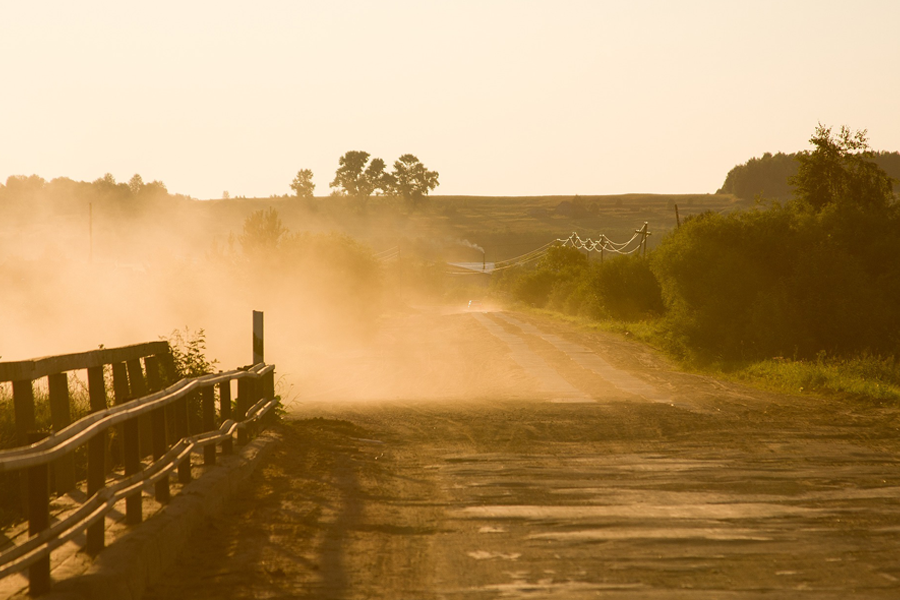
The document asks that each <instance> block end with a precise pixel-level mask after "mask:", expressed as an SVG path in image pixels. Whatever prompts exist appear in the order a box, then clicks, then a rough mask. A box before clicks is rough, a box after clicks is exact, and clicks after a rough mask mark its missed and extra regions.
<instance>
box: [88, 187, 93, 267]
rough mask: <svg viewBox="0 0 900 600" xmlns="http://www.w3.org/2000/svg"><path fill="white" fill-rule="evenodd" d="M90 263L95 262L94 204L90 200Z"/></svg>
mask: <svg viewBox="0 0 900 600" xmlns="http://www.w3.org/2000/svg"><path fill="white" fill-rule="evenodd" d="M88 264H89V265H92V264H94V205H93V203H91V202H88Z"/></svg>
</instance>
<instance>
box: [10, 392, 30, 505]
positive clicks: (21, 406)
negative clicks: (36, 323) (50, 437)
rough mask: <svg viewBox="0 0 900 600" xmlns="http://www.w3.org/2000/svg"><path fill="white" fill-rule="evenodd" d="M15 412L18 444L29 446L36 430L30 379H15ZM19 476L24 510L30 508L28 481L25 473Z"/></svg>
mask: <svg viewBox="0 0 900 600" xmlns="http://www.w3.org/2000/svg"><path fill="white" fill-rule="evenodd" d="M12 385H13V413H14V414H15V417H16V445H18V446H27V445H28V434H29V433H30V432H31V431H33V430H34V386H33V385H32V381H31V380H30V379H23V380H21V381H13V384H12ZM16 477H17V478H18V484H17V485H18V490H19V502H20V506H21V507H22V509H23V510H27V508H28V482H27V481H26V478H25V477H24V476H23V475H19V474H16Z"/></svg>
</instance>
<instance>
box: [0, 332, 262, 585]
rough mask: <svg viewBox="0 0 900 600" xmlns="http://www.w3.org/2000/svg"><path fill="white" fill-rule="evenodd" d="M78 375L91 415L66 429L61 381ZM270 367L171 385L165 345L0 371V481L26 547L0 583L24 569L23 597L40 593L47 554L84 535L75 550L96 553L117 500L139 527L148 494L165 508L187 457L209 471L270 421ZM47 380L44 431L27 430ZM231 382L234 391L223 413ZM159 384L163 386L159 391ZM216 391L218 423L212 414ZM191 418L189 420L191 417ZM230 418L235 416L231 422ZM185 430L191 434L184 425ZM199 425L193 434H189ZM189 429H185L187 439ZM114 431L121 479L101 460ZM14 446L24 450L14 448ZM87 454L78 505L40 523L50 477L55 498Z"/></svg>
mask: <svg viewBox="0 0 900 600" xmlns="http://www.w3.org/2000/svg"><path fill="white" fill-rule="evenodd" d="M107 365H111V367H112V369H111V370H112V388H113V390H112V391H113V398H114V405H113V406H111V407H110V406H108V405H107V389H106V377H105V375H104V370H105V367H106V366H107ZM81 369H87V372H88V378H87V379H88V395H89V397H90V405H91V412H90V414H88V415H87V416H85V417H84V418H81V419H79V420H78V421H76V422H74V423H70V422H69V414H70V407H69V394H68V379H67V372H70V371H77V370H81ZM274 371H275V366H274V365H266V364H265V363H262V362H260V363H259V364H256V365H253V366H251V367H244V368H241V369H236V370H233V371H228V372H225V373H215V374H210V375H203V376H200V377H194V378H188V379H182V380H180V381H174V379H175V377H176V374H175V364H174V360H173V357H172V353H171V349H170V348H169V345H168V343H167V342H151V343H148V344H138V345H134V346H127V347H123V348H112V349H100V350H95V351H92V352H84V353H79V354H69V355H64V356H51V357H46V358H39V359H34V360H29V361H17V362H0V382H10V381H11V382H12V386H13V403H14V408H15V417H16V430H17V435H18V437H19V447H17V448H13V449H9V450H3V451H0V476H7V477H9V478H10V479H11V480H13V482H14V484H15V479H16V478H17V477H18V479H19V481H18V485H19V486H20V490H21V491H22V497H23V498H24V499H25V500H27V502H25V505H26V506H25V508H26V509H27V515H28V525H29V526H28V533H29V536H30V537H29V538H28V539H27V540H25V541H22V542H18V543H14V544H11V545H9V546H8V547H6V548H4V549H3V550H2V552H0V578H2V577H5V576H7V575H10V574H12V573H17V572H22V571H24V570H25V569H28V570H29V589H30V593H31V594H32V595H38V594H41V593H45V592H47V591H49V589H50V554H51V552H52V551H53V550H55V549H56V548H58V547H60V546H61V545H63V544H65V543H66V542H68V541H70V540H72V539H74V538H76V537H78V536H79V535H80V534H81V533H82V532H86V533H87V535H86V537H85V544H84V545H85V550H87V551H88V552H91V553H97V552H99V551H101V550H102V549H103V547H104V546H105V516H106V515H107V513H109V512H110V511H112V510H113V508H114V506H115V504H116V503H117V502H118V501H120V500H122V499H125V503H126V511H125V513H126V514H125V520H126V522H127V523H129V524H137V523H140V522H141V521H142V506H141V496H142V490H143V488H144V487H145V486H148V485H153V486H154V492H155V497H156V500H157V501H159V502H160V503H162V504H165V503H167V502H168V501H169V500H170V478H171V475H172V474H173V473H175V472H177V474H178V481H179V482H180V483H188V482H190V480H191V478H192V474H191V460H190V457H191V454H192V453H193V452H195V451H197V452H199V451H200V450H201V449H202V452H203V457H204V464H207V465H211V464H215V462H216V455H217V447H221V450H222V453H223V454H229V453H231V452H232V450H233V444H234V436H235V434H237V442H238V444H244V443H246V442H247V441H248V440H249V437H250V436H251V435H252V434H253V433H254V432H255V429H256V428H257V426H258V424H259V423H260V422H261V421H263V420H264V419H266V417H267V416H270V415H273V414H274V413H273V409H274V408H275V406H276V405H277V404H278V399H277V398H276V396H275V385H274V381H275V379H274ZM42 377H47V378H48V389H49V401H50V412H51V421H52V423H53V432H52V433H51V434H50V435H47V432H37V431H35V430H34V429H35V399H34V391H33V390H34V381H35V380H37V379H40V378H42ZM232 381H236V382H237V396H236V397H235V402H234V404H235V406H234V407H232V384H231V382H232ZM166 384H169V385H168V386H167V387H163V386H164V385H166ZM216 391H218V397H219V398H218V399H219V403H218V404H219V410H218V415H217V411H216V406H215V400H216ZM192 411H193V414H191V413H192ZM233 412H236V414H232V413H233ZM192 416H194V417H198V418H194V419H193V421H194V422H195V426H194V427H193V428H192V427H191V421H192V419H191V417H192ZM198 422H199V425H198ZM192 429H193V430H192ZM113 431H114V432H115V437H116V438H117V439H118V441H119V444H118V450H119V454H120V455H121V466H122V469H121V471H122V474H121V476H118V474H116V473H114V471H113V469H112V468H111V467H112V465H111V463H110V460H109V456H110V445H109V441H110V438H111V436H110V432H113ZM23 440H24V443H23ZM83 446H87V469H86V472H87V477H86V480H85V481H84V482H83V483H84V485H85V487H86V496H87V499H86V500H85V501H84V502H82V503H81V504H80V506H78V507H77V508H76V509H75V510H74V511H73V512H71V514H68V515H67V516H65V517H64V518H62V519H60V520H57V521H56V522H54V523H52V524H51V522H50V515H49V503H50V496H51V486H50V479H51V478H50V473H51V468H52V472H53V475H54V477H53V480H54V484H55V485H54V488H55V489H54V490H52V491H55V492H56V493H58V494H63V493H66V492H68V491H71V490H73V489H75V488H76V487H77V485H78V482H76V480H75V479H76V478H75V473H74V464H75V453H76V450H77V449H78V448H81V447H83Z"/></svg>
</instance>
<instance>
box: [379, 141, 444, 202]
mask: <svg viewBox="0 0 900 600" xmlns="http://www.w3.org/2000/svg"><path fill="white" fill-rule="evenodd" d="M438 177H439V174H438V172H437V171H429V170H428V169H426V168H425V165H423V164H422V161H420V160H419V159H418V158H416V157H415V156H414V155H412V154H404V155H403V156H401V157H400V158H398V159H397V160H396V161H394V171H393V172H392V173H391V192H392V193H393V194H394V195H396V196H398V197H400V198H402V199H403V200H404V201H406V203H407V204H409V205H411V206H412V207H415V206H418V205H419V204H420V203H421V202H422V199H423V198H424V197H425V196H427V195H428V192H430V191H431V190H433V189H434V188H436V187H437V186H438V185H439V184H438Z"/></svg>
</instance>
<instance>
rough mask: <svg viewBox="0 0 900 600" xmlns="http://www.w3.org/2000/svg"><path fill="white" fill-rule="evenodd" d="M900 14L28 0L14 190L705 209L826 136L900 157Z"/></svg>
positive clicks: (9, 114) (15, 11) (14, 104)
mask: <svg viewBox="0 0 900 600" xmlns="http://www.w3.org/2000/svg"><path fill="white" fill-rule="evenodd" d="M898 22H900V3H897V2H895V1H894V0H861V1H859V2H853V3H849V2H842V1H834V0H792V1H789V2H783V1H763V2H753V3H738V2H720V1H718V0H687V1H683V2H669V1H664V0H656V1H639V2H627V3H626V2H600V1H595V0H581V1H572V0H569V1H562V2H549V1H547V2H520V1H518V0H499V1H494V2H483V1H459V2H445V3H430V2H428V3H423V2H417V1H403V2H397V1H388V2H365V1H363V0H350V1H345V2H287V1H270V2H262V3H256V4H254V5H252V7H251V6H250V5H247V4H245V3H239V2H215V3H212V2H190V3H184V2H169V1H163V2H156V3H154V4H153V5H152V7H151V6H144V5H132V4H123V3H119V2H96V1H89V2H77V3H71V2H62V1H55V2H53V1H51V2H41V3H5V4H4V5H3V7H2V8H0V71H2V72H3V74H4V82H5V83H4V93H3V94H2V95H0V132H2V138H0V140H2V141H0V181H5V180H6V178H7V177H8V176H9V175H14V174H32V173H37V174H39V175H41V176H43V177H45V178H47V179H48V180H49V179H51V178H53V177H58V176H66V177H71V178H73V179H77V180H86V181H92V180H93V179H95V178H97V177H100V176H102V175H103V174H104V173H106V172H111V173H112V174H113V175H115V176H116V178H117V179H118V180H119V181H126V180H127V178H128V177H130V176H131V175H132V174H134V173H141V174H142V175H143V176H144V178H145V180H147V181H149V180H151V179H160V180H162V181H164V182H165V183H166V184H167V185H168V187H169V189H170V190H172V191H175V192H179V193H182V194H187V195H190V196H193V197H195V198H200V199H208V198H219V197H221V196H222V192H223V191H225V190H228V191H229V192H230V193H231V195H232V196H236V195H245V196H248V197H251V196H259V197H267V196H269V195H270V194H284V193H288V192H289V191H290V190H289V187H288V186H289V184H290V182H291V179H292V177H293V176H294V174H295V173H296V172H297V170H298V169H301V168H309V169H312V170H313V172H314V174H315V179H314V180H315V183H316V185H317V188H316V193H318V194H327V193H328V191H329V189H328V184H329V182H330V181H331V180H332V178H333V176H334V170H335V168H336V166H337V160H338V157H339V156H341V155H342V154H343V153H344V152H346V151H348V150H366V151H368V152H370V153H372V154H373V155H374V156H379V157H382V158H384V159H385V160H387V161H388V164H390V162H391V161H393V160H394V159H395V158H397V157H398V156H400V155H401V154H403V153H405V152H412V153H414V154H416V155H417V156H418V157H419V158H420V159H421V160H422V161H423V162H424V163H425V164H426V165H428V166H429V167H431V168H434V169H437V170H438V171H439V172H440V174H441V187H440V189H439V190H438V191H439V193H441V194H476V195H481V194H485V195H527V194H582V195H584V194H597V193H606V194H609V193H628V192H654V193H695V192H707V191H710V192H711V191H714V190H715V189H717V188H718V187H719V186H720V185H721V183H722V180H723V179H724V175H725V173H727V172H728V170H729V169H730V168H731V167H732V166H734V165H735V164H737V163H740V162H743V161H745V160H747V159H748V158H749V157H751V156H758V155H760V154H762V153H763V152H766V151H771V152H776V151H785V152H790V151H796V150H800V149H803V148H805V147H806V144H805V141H806V139H807V138H808V137H809V133H810V132H811V131H812V130H813V128H814V127H815V125H816V122H817V121H821V122H822V123H826V124H832V125H841V124H846V125H849V126H851V127H853V128H856V129H863V128H866V129H868V130H869V132H870V134H871V138H870V139H871V143H872V146H873V148H875V149H884V150H896V149H898V148H900V120H898V119H897V116H896V98H897V97H898V96H900V70H898V69H897V64H896V63H897V57H898V55H900V41H898V37H897V30H896V26H897V23H898Z"/></svg>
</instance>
